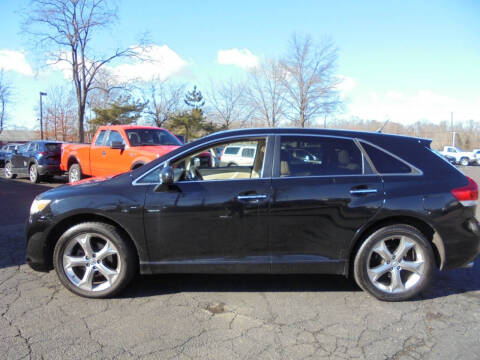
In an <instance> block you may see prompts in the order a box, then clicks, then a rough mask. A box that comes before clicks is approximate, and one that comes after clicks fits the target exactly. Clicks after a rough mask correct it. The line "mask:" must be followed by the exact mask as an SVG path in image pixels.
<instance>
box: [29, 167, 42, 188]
mask: <svg viewBox="0 0 480 360" xmlns="http://www.w3.org/2000/svg"><path fill="white" fill-rule="evenodd" d="M28 176H29V178H30V182H31V183H32V184H38V183H39V182H40V175H39V174H38V168H37V164H35V163H33V164H31V165H30V167H29V168H28Z"/></svg>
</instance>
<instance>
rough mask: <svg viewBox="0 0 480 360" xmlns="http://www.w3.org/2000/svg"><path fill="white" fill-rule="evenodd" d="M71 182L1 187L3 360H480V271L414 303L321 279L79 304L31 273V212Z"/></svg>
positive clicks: (189, 279) (172, 279)
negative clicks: (52, 190)
mask: <svg viewBox="0 0 480 360" xmlns="http://www.w3.org/2000/svg"><path fill="white" fill-rule="evenodd" d="M462 170H463V171H464V172H465V173H467V174H468V175H470V176H472V177H473V178H474V179H475V180H476V181H477V182H478V183H480V167H468V168H463V169H462ZM63 182H64V180H62V179H61V178H59V179H56V182H55V184H49V185H45V184H41V185H32V184H29V183H28V181H26V180H10V181H9V180H5V179H3V178H0V195H1V202H0V204H1V205H0V294H1V297H0V312H1V314H2V316H1V318H0V339H1V341H0V357H1V358H7V359H23V358H34V359H37V358H46V359H66V358H71V359H80V358H82V359H85V358H87V359H91V358H93V359H97V358H98V359H113V358H115V359H116V358H152V359H169V358H179V359H240V358H241V359H321V358H330V359H353V358H356V359H478V358H480V341H479V335H480V261H479V260H477V261H476V264H475V266H474V267H473V268H472V269H458V270H454V271H448V272H438V273H437V274H436V275H435V279H434V281H433V285H432V286H431V287H430V289H429V290H428V291H427V292H426V293H424V294H423V297H422V298H420V299H416V300H413V301H408V302H403V303H385V302H380V301H378V300H375V299H374V298H372V297H371V296H369V295H367V294H366V293H364V292H362V291H360V289H359V288H358V287H357V286H355V285H354V284H353V283H352V282H350V281H348V280H346V279H344V278H343V277H335V276H319V275H305V276H255V275H245V276H243V275H242V276H238V275H236V276H223V275H215V276H207V275H201V276H200V275H175V276H173V275H162V276H148V277H146V276H144V277H138V278H137V279H136V280H135V281H134V283H133V284H132V285H131V286H130V287H129V288H128V289H127V290H126V291H125V292H124V293H122V295H121V296H120V297H117V298H114V299H108V300H88V299H84V298H80V297H78V296H75V295H73V294H71V293H70V292H68V291H67V290H66V289H65V288H64V287H63V286H61V285H60V283H59V281H58V280H57V277H56V274H55V273H54V272H53V271H52V272H50V273H47V274H44V273H38V272H34V271H32V270H31V269H30V268H29V267H28V266H27V265H25V261H24V257H25V256H24V254H25V250H24V236H23V226H24V223H25V219H26V217H27V214H28V209H29V206H30V203H31V201H32V200H33V198H34V197H35V196H36V195H37V194H38V193H40V192H43V191H45V190H48V189H49V186H50V187H51V186H58V185H61V184H62V183H63Z"/></svg>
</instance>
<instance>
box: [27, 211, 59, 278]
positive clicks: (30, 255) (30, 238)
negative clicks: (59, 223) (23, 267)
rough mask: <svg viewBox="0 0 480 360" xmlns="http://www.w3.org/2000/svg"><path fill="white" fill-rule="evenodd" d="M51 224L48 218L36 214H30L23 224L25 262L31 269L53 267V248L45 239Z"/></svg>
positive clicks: (45, 269)
mask: <svg viewBox="0 0 480 360" xmlns="http://www.w3.org/2000/svg"><path fill="white" fill-rule="evenodd" d="M51 226H52V224H51V222H50V220H49V219H47V218H45V217H44V216H39V215H38V214H35V215H30V217H29V219H28V220H27V223H26V224H25V238H26V247H27V249H26V250H27V251H26V262H27V264H28V265H30V267H31V268H32V269H33V270H36V271H49V270H51V269H52V268H53V263H52V256H51V255H52V252H53V249H52V248H51V246H50V244H49V242H48V239H47V234H48V233H49V231H50V229H51Z"/></svg>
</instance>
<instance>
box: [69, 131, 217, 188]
mask: <svg viewBox="0 0 480 360" xmlns="http://www.w3.org/2000/svg"><path fill="white" fill-rule="evenodd" d="M180 146H182V142H181V141H180V140H179V139H178V138H177V137H176V136H175V135H173V134H172V133H170V132H169V131H168V130H165V129H161V128H157V127H151V126H136V125H111V126H100V127H99V128H98V130H97V132H96V134H95V136H94V137H93V140H92V143H91V144H89V145H88V144H87V145H85V144H65V145H63V148H62V161H61V165H60V167H61V169H62V170H63V171H66V172H68V180H69V182H71V183H72V182H75V181H79V180H81V179H83V178H85V177H87V176H114V175H118V174H120V173H123V172H126V171H130V170H134V169H137V168H139V167H140V166H143V165H145V164H147V163H149V162H150V161H152V160H154V159H157V158H158V157H159V156H162V155H165V154H166V153H168V152H170V151H172V150H174V149H177V148H178V147H180ZM205 156H207V157H208V161H210V154H207V155H205Z"/></svg>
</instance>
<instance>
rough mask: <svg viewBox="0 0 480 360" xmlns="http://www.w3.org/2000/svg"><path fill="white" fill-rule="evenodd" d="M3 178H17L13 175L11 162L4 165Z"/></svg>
mask: <svg viewBox="0 0 480 360" xmlns="http://www.w3.org/2000/svg"><path fill="white" fill-rule="evenodd" d="M5 177H6V178H7V179H15V178H16V177H17V174H14V173H13V170H12V163H11V162H7V163H6V164H5Z"/></svg>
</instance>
